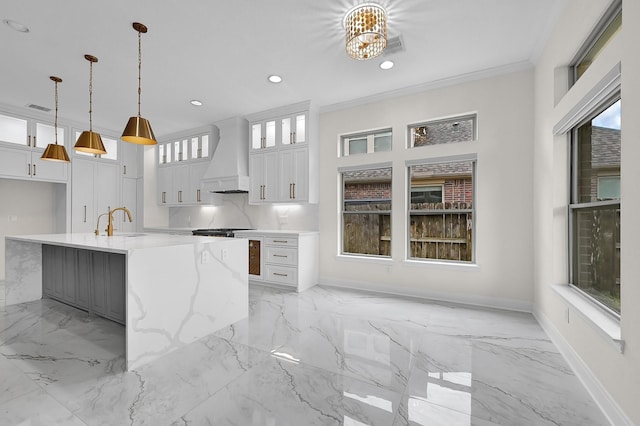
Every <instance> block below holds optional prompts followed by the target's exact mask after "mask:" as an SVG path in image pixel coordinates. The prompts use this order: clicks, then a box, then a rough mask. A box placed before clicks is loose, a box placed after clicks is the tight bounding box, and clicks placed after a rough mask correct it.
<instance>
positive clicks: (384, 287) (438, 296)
mask: <svg viewBox="0 0 640 426" xmlns="http://www.w3.org/2000/svg"><path fill="white" fill-rule="evenodd" d="M319 285H324V286H329V287H337V288H347V289H352V290H363V291H369V292H373V293H380V294H386V295H393V296H400V297H410V298H416V299H421V300H431V301H438V302H447V303H456V304H461V305H469V306H480V307H483V308H492V309H505V310H509V311H517V312H531V309H532V304H531V302H528V301H523V300H515V299H503V298H497V297H487V296H479V295H472V294H468V293H465V294H454V293H448V292H446V293H445V292H434V291H429V290H428V289H424V288H407V287H401V286H399V285H398V284H377V283H372V282H365V281H355V280H342V279H336V278H327V277H320V280H319Z"/></svg>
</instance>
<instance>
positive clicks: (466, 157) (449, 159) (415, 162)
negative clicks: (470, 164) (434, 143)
mask: <svg viewBox="0 0 640 426" xmlns="http://www.w3.org/2000/svg"><path fill="white" fill-rule="evenodd" d="M461 161H478V154H476V153H475V152H474V153H470V154H460V155H447V156H445V157H429V158H422V159H412V160H405V162H404V165H405V167H410V166H419V165H422V164H441V163H457V162H461Z"/></svg>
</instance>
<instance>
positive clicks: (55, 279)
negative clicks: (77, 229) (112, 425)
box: [5, 234, 248, 370]
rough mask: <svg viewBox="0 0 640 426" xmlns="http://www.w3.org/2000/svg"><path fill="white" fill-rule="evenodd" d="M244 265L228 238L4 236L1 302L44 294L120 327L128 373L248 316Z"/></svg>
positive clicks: (242, 244) (240, 248) (241, 244)
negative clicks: (121, 327)
mask: <svg viewBox="0 0 640 426" xmlns="http://www.w3.org/2000/svg"><path fill="white" fill-rule="evenodd" d="M247 259H248V245H247V242H246V240H240V239H233V238H210V237H194V236H178V235H166V234H128V235H116V236H113V237H107V236H95V235H92V234H52V235H31V236H15V237H6V239H5V260H6V262H5V275H6V279H5V291H6V295H5V299H6V300H5V302H6V304H7V305H14V304H18V303H24V302H29V301H33V300H39V299H41V298H42V297H43V295H44V296H45V297H51V298H54V299H57V300H60V301H63V302H65V303H67V304H70V305H72V306H76V307H78V308H80V309H84V310H86V311H88V312H90V313H94V314H96V315H100V316H104V317H106V318H109V319H112V320H114V321H117V322H120V323H122V324H124V327H125V344H126V355H125V357H126V369H127V370H133V369H135V368H136V367H139V366H141V365H143V364H146V363H148V362H150V361H153V360H155V359H158V358H160V357H162V356H163V355H165V354H167V353H169V352H171V351H173V350H175V349H177V348H179V347H182V346H184V345H187V344H189V343H192V342H194V341H196V340H198V339H200V338H202V337H204V336H206V335H208V334H211V333H213V332H215V331H217V330H220V329H221V328H224V327H226V326H228V325H229V324H232V323H234V322H236V321H239V320H241V319H243V318H245V317H247V315H248V271H247ZM43 278H44V279H43Z"/></svg>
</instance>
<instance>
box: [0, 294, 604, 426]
mask: <svg viewBox="0 0 640 426" xmlns="http://www.w3.org/2000/svg"><path fill="white" fill-rule="evenodd" d="M0 354H1V356H0V424H2V425H23V424H24V425H27V424H31V425H40V424H42V425H53V424H63V425H74V424H78V425H85V424H86V425H125V424H136V425H137V424H140V425H142V424H144V425H163V424H167V425H171V424H174V425H184V424H188V425H202V424H212V425H239V426H246V425H256V426H258V425H259V426H263V425H265V426H280V425H286V426H289V425H290V426H301V425H304V426H307V425H347V426H363V425H368V426H373V425H389V426H404V425H414V426H417V425H446V426H451V425H580V426H585V425H606V424H608V422H607V420H606V419H605V417H604V416H603V415H602V413H601V412H600V411H599V410H598V408H597V407H596V405H595V403H594V401H593V400H592V399H591V398H590V397H589V395H588V394H587V392H586V391H585V389H584V388H583V387H582V385H581V384H580V382H579V380H578V379H577V378H576V377H575V376H574V374H573V372H572V371H571V370H570V369H569V367H568V365H567V364H566V362H565V361H564V360H563V358H562V357H561V355H560V354H559V353H558V351H557V349H556V348H555V347H554V345H553V344H552V343H551V342H550V341H549V339H548V337H547V336H546V335H545V333H544V332H543V331H542V329H541V328H540V326H539V325H538V324H537V323H536V321H535V319H534V318H533V317H532V316H531V315H529V314H523V313H514V312H505V311H498V310H488V309H478V308H472V307H463V306H456V305H449V304H439V303H425V302H420V301H415V300H406V299H400V298H390V297H381V296H379V295H373V294H367V293H360V292H350V291H342V290H336V289H330V288H324V287H314V288H312V289H310V290H308V291H306V292H304V293H301V294H296V293H286V292H280V291H276V290H272V289H268V288H262V287H257V288H256V287H253V288H252V289H251V291H250V314H249V318H248V319H245V320H243V321H240V322H238V323H236V324H234V325H232V326H230V327H228V328H227V329H224V330H222V331H220V332H219V333H216V334H215V335H212V336H209V337H206V338H204V339H202V340H200V341H197V342H195V343H192V344H190V345H188V346H187V347H185V348H183V349H181V350H179V351H176V352H174V353H172V354H170V355H168V356H166V357H164V358H162V359H160V360H158V361H156V362H153V363H151V364H148V365H145V366H143V367H141V368H139V369H137V370H135V371H132V372H126V373H125V372H123V360H124V329H123V327H121V326H119V325H117V324H115V323H112V322H110V321H106V320H102V319H100V318H89V317H87V315H86V314H85V313H83V312H81V311H78V310H76V309H74V308H71V307H68V306H65V305H63V304H60V303H57V302H54V301H50V300H43V301H37V302H31V303H26V304H23V305H17V306H7V307H6V308H4V311H3V310H2V309H0Z"/></svg>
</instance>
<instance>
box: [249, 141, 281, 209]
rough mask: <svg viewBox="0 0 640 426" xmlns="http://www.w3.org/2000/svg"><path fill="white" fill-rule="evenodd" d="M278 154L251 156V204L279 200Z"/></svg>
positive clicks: (268, 153)
mask: <svg viewBox="0 0 640 426" xmlns="http://www.w3.org/2000/svg"><path fill="white" fill-rule="evenodd" d="M277 166H278V153H277V152H275V151H272V152H263V153H260V154H252V155H250V156H249V179H250V185H249V203H251V204H260V203H269V202H274V201H276V200H277V199H278V186H277V182H278V171H277Z"/></svg>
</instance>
